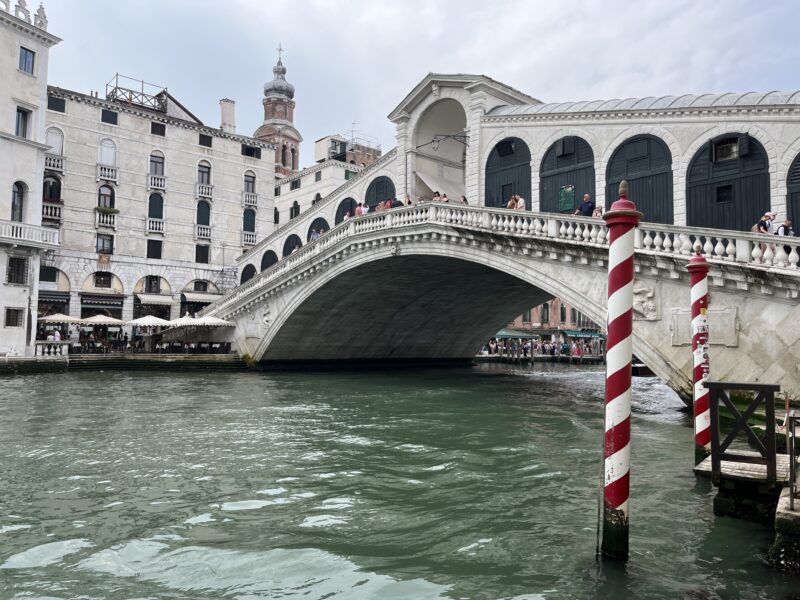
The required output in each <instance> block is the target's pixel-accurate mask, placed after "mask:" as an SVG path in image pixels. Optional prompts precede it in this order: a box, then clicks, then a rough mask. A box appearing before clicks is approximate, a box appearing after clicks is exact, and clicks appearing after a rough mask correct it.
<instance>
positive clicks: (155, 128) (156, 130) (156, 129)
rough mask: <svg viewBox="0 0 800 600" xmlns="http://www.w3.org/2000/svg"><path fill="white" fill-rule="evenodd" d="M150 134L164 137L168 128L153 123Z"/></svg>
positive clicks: (162, 124) (161, 124)
mask: <svg viewBox="0 0 800 600" xmlns="http://www.w3.org/2000/svg"><path fill="white" fill-rule="evenodd" d="M150 133H152V134H153V135H160V136H161V137H164V136H165V135H167V126H166V125H164V123H156V122H155V121H153V122H151V123H150Z"/></svg>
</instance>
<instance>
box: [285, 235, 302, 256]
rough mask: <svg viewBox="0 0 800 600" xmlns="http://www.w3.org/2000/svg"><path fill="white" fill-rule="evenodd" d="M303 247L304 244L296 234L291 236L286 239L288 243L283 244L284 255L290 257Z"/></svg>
mask: <svg viewBox="0 0 800 600" xmlns="http://www.w3.org/2000/svg"><path fill="white" fill-rule="evenodd" d="M302 245H303V242H302V241H301V240H300V238H299V237H297V236H296V235H295V234H292V235H290V236H289V237H287V238H286V241H285V242H284V243H283V255H284V256H289V255H290V254H291V253H292V252H294V251H295V250H296V249H298V248H300V247H301V246H302Z"/></svg>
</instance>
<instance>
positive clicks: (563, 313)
mask: <svg viewBox="0 0 800 600" xmlns="http://www.w3.org/2000/svg"><path fill="white" fill-rule="evenodd" d="M559 308H560V310H559V315H558V317H559V321H561V322H562V323H566V322H567V305H566V304H564V303H563V302H562V303H561V305H560V307H559Z"/></svg>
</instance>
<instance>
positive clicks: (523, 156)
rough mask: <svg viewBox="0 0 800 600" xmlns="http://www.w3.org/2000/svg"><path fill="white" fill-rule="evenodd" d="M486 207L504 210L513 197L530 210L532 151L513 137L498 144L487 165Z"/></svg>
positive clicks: (490, 154) (493, 149)
mask: <svg viewBox="0 0 800 600" xmlns="http://www.w3.org/2000/svg"><path fill="white" fill-rule="evenodd" d="M485 187H486V189H485V196H486V206H491V207H499V208H505V207H506V205H507V204H508V201H509V199H510V198H511V196H513V195H514V194H519V195H520V196H522V198H523V199H524V200H525V208H527V209H529V210H530V208H531V151H530V149H529V148H528V144H526V143H525V142H523V141H522V140H521V139H519V138H515V137H511V138H506V139H504V140H501V141H500V142H498V143H497V144H496V145H495V147H494V148H492V151H491V152H490V153H489V159H488V160H487V161H486V186H485Z"/></svg>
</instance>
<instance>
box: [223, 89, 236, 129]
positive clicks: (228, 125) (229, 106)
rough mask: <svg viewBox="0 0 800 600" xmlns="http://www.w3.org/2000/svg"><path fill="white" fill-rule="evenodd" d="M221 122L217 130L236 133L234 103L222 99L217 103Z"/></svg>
mask: <svg viewBox="0 0 800 600" xmlns="http://www.w3.org/2000/svg"><path fill="white" fill-rule="evenodd" d="M219 112H220V116H221V118H222V122H221V123H220V125H219V128H220V129H222V131H225V132H226V133H236V102H234V101H233V100H228V99H227V98H223V99H222V100H220V101H219Z"/></svg>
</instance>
